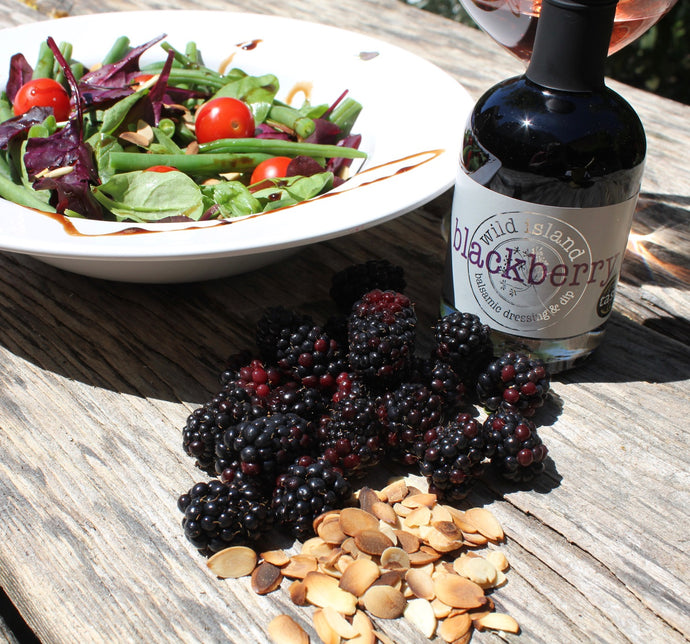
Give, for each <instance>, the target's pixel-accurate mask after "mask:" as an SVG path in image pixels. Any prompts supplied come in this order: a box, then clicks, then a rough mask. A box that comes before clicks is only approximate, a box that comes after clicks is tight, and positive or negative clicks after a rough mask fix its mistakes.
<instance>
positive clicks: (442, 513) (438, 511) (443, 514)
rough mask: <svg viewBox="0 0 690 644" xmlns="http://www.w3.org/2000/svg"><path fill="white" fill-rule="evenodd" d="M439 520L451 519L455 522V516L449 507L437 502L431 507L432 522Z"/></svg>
mask: <svg viewBox="0 0 690 644" xmlns="http://www.w3.org/2000/svg"><path fill="white" fill-rule="evenodd" d="M438 521H450V522H451V523H452V522H453V516H452V515H451V513H450V512H449V510H448V507H447V506H445V505H443V504H441V503H437V504H436V505H435V506H434V507H433V508H431V523H432V524H433V523H436V522H438Z"/></svg>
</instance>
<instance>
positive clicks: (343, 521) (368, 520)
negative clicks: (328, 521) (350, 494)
mask: <svg viewBox="0 0 690 644" xmlns="http://www.w3.org/2000/svg"><path fill="white" fill-rule="evenodd" d="M378 527H379V520H378V519H377V518H376V517H375V516H374V515H373V514H369V513H368V512H365V511H364V510H362V509H361V508H343V509H342V510H341V511H340V529H341V530H342V531H343V532H344V533H345V534H346V535H349V536H351V537H354V536H356V535H357V534H359V533H360V532H362V531H363V530H377V529H378Z"/></svg>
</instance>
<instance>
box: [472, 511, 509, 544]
mask: <svg viewBox="0 0 690 644" xmlns="http://www.w3.org/2000/svg"><path fill="white" fill-rule="evenodd" d="M465 521H467V523H469V524H471V525H473V526H474V527H475V528H477V530H478V531H479V532H480V533H481V534H483V535H484V536H485V537H486V538H487V539H490V540H491V541H503V539H504V538H505V534H504V533H503V528H502V527H501V524H500V523H499V522H498V519H496V517H495V516H494V515H493V514H492V513H491V512H490V511H489V510H487V509H486V508H470V509H469V510H466V511H465Z"/></svg>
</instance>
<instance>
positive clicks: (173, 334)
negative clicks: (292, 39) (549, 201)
mask: <svg viewBox="0 0 690 644" xmlns="http://www.w3.org/2000/svg"><path fill="white" fill-rule="evenodd" d="M191 6H193V5H191V4H190V3H186V2H182V1H180V0H178V1H176V2H173V3H166V4H165V8H171V7H172V8H175V7H180V8H183V7H191ZM52 8H55V7H49V8H48V7H46V8H45V10H46V11H47V10H49V9H52ZM138 8H163V4H156V3H154V2H147V3H144V2H120V1H119V0H107V2H103V3H98V4H96V3H94V2H79V3H75V4H74V6H73V7H72V13H89V12H95V11H102V10H106V9H108V10H125V9H138ZM204 8H206V9H218V8H225V9H228V10H244V11H256V10H257V7H256V5H255V4H254V3H250V2H248V1H244V0H236V1H235V2H233V4H232V5H228V4H226V3H223V2H219V1H211V2H207V3H205V4H204ZM261 9H262V10H265V11H266V12H268V13H276V14H280V15H290V16H292V17H296V18H304V19H312V20H317V21H320V22H325V23H328V24H334V25H337V26H344V27H347V28H351V29H354V30H358V31H363V32H366V33H370V34H372V35H375V36H377V37H380V38H382V39H384V40H387V41H389V42H392V43H393V44H397V45H401V46H404V47H405V48H407V49H409V50H411V51H413V52H415V53H418V54H420V55H423V56H425V57H426V58H428V59H429V60H432V62H435V63H437V64H439V65H440V66H442V67H443V68H445V69H446V70H448V71H449V72H450V73H451V74H453V75H454V76H455V77H457V78H458V79H459V80H461V81H462V82H463V83H464V84H465V85H466V87H468V89H469V90H470V91H471V93H472V94H473V95H475V96H478V95H479V93H481V92H482V91H483V90H484V89H486V88H487V87H488V86H490V85H491V84H492V83H493V82H495V81H497V80H499V79H500V78H502V77H504V76H507V75H511V74H516V73H519V71H520V69H521V68H520V64H519V63H518V62H517V61H515V60H513V59H512V58H511V57H510V56H508V55H507V54H504V53H503V52H501V51H500V50H499V49H498V48H497V47H495V46H494V45H493V44H492V43H491V42H490V41H489V40H488V38H487V37H486V36H484V35H483V34H481V33H479V32H476V31H475V30H471V29H468V28H466V27H463V26H462V25H456V24H454V23H451V22H450V21H447V20H444V19H442V18H439V17H437V16H432V15H429V14H426V13H422V12H420V11H418V10H416V9H414V8H412V7H409V6H407V5H403V4H401V3H396V2H395V0H344V1H342V2H340V3H335V4H332V5H329V6H328V10H327V11H326V10H325V9H324V6H323V5H318V4H316V3H314V2H313V0H312V1H308V0H288V1H287V2H283V3H281V4H280V5H272V6H266V7H264V6H262V7H261ZM31 11H32V10H28V9H27V8H26V6H25V5H22V4H20V3H18V2H16V0H0V24H2V25H10V24H17V23H20V22H22V21H26V20H29V19H40V18H41V17H42V16H43V14H41V13H40V12H35V14H36V15H35V17H34V16H33V15H32V14H31V13H30V12H31ZM476 60H482V64H476V62H473V61H476ZM621 91H622V92H623V93H624V95H625V96H627V97H629V98H630V100H631V102H632V103H633V104H634V105H635V107H636V108H637V109H638V110H639V112H640V114H641V116H642V119H643V122H644V123H645V126H646V128H647V133H648V138H649V150H650V152H649V162H648V167H647V174H646V176H645V183H644V193H645V194H644V195H643V198H642V201H641V207H640V208H639V209H638V213H637V215H636V219H635V225H634V228H633V231H634V232H635V233H637V234H638V235H640V236H642V240H640V239H639V238H636V237H634V238H633V240H634V242H635V244H633V245H631V248H630V249H629V250H630V252H629V254H628V257H627V260H626V263H625V267H624V275H623V280H622V283H621V286H620V289H619V293H618V297H617V301H616V309H615V313H614V315H613V316H612V319H611V321H610V324H609V329H608V334H607V338H606V341H605V343H604V345H603V346H602V347H601V349H600V350H599V351H598V353H597V354H595V356H594V357H593V359H592V360H591V361H590V362H589V363H588V364H586V365H585V366H583V367H581V368H579V369H577V370H575V371H572V372H569V373H566V374H563V375H561V376H559V377H558V378H557V379H556V382H555V383H554V386H553V391H554V396H553V398H552V400H551V401H550V402H549V405H548V406H547V408H546V409H545V410H544V416H543V417H542V422H543V427H542V428H541V429H540V435H541V436H542V438H543V440H544V442H545V443H546V444H547V445H548V447H549V454H550V459H549V463H548V468H547V474H546V476H544V477H543V478H542V479H541V480H540V481H539V483H538V486H537V487H536V489H532V490H530V489H515V488H513V487H510V486H508V485H499V484H497V483H496V482H495V481H492V480H489V479H487V481H486V482H484V483H483V484H480V485H478V486H477V489H476V490H475V492H474V493H473V494H472V495H471V496H470V498H469V499H468V503H470V504H473V505H475V504H476V505H485V506H487V507H490V508H491V510H492V511H493V512H494V513H495V514H496V516H497V517H498V518H499V519H500V520H501V522H502V523H503V525H504V527H505V530H506V533H507V535H508V541H507V544H506V546H505V549H506V552H507V554H508V558H509V560H510V562H511V565H512V567H511V570H510V571H509V573H508V578H509V583H508V584H507V585H506V586H505V587H504V588H501V589H499V590H497V591H496V592H495V593H494V595H493V597H494V600H495V601H496V604H497V606H498V607H499V609H500V610H505V611H506V612H509V613H510V614H511V615H513V616H514V617H515V618H516V619H517V620H518V622H519V623H520V624H521V625H522V634H521V635H519V636H505V637H503V636H498V635H495V634H491V633H488V632H485V633H477V634H476V635H475V638H474V640H473V641H477V642H480V643H482V642H498V641H510V642H522V643H528V642H529V643H532V642H544V643H548V644H552V643H553V642H556V641H557V642H559V643H561V642H562V643H566V644H567V643H569V642H593V641H596V642H610V643H615V644H618V643H626V642H629V643H635V644H637V643H639V642H652V643H656V642H659V643H662V642H663V643H664V644H665V643H667V642H671V643H676V642H687V641H688V639H689V638H690V603H689V600H688V597H689V593H688V591H689V589H690V588H689V585H688V581H687V578H688V570H689V563H690V559H689V558H688V554H687V553H688V550H689V549H690V548H689V546H690V544H689V543H688V536H687V535H688V532H687V527H688V518H689V517H688V508H690V481H689V475H688V465H687V456H686V454H687V451H686V450H687V444H688V438H689V434H690V430H688V426H687V422H686V417H687V414H688V411H689V408H688V402H687V385H688V379H689V377H688V376H689V373H688V372H689V370H690V366H689V365H690V349H689V348H688V337H689V335H690V334H688V321H687V320H688V307H689V301H690V299H689V298H688V279H687V275H688V272H687V271H688V270H689V269H688V266H689V263H688V249H689V244H688V232H687V222H688V209H689V204H690V193H689V191H688V186H689V181H688V180H689V178H690V173H689V172H688V170H687V168H686V167H683V166H682V165H679V164H678V162H677V160H678V159H679V158H684V156H683V155H684V154H685V153H686V150H687V149H688V145H689V144H690V109H689V108H687V107H686V106H682V105H679V104H676V103H673V102H671V101H664V100H662V99H658V98H656V97H653V96H652V95H650V94H646V93H644V92H638V91H636V90H632V89H631V88H621ZM449 207H450V194H449V193H447V194H445V195H442V196H441V197H439V198H438V199H436V200H434V201H433V202H432V203H430V204H428V205H427V206H425V207H424V208H421V209H418V210H416V211H414V212H413V213H410V214H409V215H406V216H404V217H401V218H399V219H396V220H394V221H391V222H388V223H386V224H383V225H381V226H378V227H376V228H374V229H371V230H368V231H363V232H360V233H356V234H354V235H351V236H348V237H346V238H342V239H337V240H333V241H328V242H323V243H319V244H316V245H313V246H311V247H309V248H308V249H303V250H301V251H299V252H297V253H296V254H295V255H294V256H293V257H292V258H290V259H288V260H285V261H284V262H281V263H279V264H275V265H273V266H269V267H267V268H265V269H262V270H260V271H255V272H253V273H249V274H247V275H244V276H241V277H239V278H232V279H220V280H214V281H211V282H204V283H199V284H186V285H165V286H149V285H136V284H121V283H110V282H105V281H100V280H96V279H89V278H85V277H81V276H78V275H72V274H69V273H66V272H63V271H60V270H57V269H54V268H51V267H48V266H46V265H44V264H42V263H39V262H37V261H35V260H33V259H30V258H27V257H22V256H19V255H10V254H2V255H0V276H1V277H0V514H1V515H2V517H3V520H2V522H0V586H2V587H3V588H4V589H5V591H6V592H7V593H8V595H9V596H10V597H11V598H12V600H13V601H14V602H15V604H16V605H17V607H18V608H19V609H20V610H21V612H22V614H23V616H24V619H25V620H26V621H27V623H29V624H30V625H31V627H32V628H33V629H34V631H35V632H36V633H37V634H38V636H39V638H40V639H41V641H42V642H45V643H51V642H55V643H66V642H73V641H88V642H105V641H108V642H118V643H120V642H141V641H148V642H171V641H181V642H212V643H216V642H233V643H244V642H250V641H251V642H266V641H267V636H266V634H265V632H266V631H265V629H266V625H267V624H268V622H269V621H270V619H271V618H272V617H273V616H275V615H277V614H279V613H281V612H289V613H290V614H292V615H293V616H295V618H296V619H297V620H298V621H299V622H300V623H301V624H302V625H303V626H304V627H305V628H306V629H307V630H308V631H309V632H310V634H311V636H312V641H314V642H316V641H318V639H317V637H316V635H315V633H314V631H313V629H312V628H311V625H310V624H311V619H310V613H311V611H310V610H307V609H301V608H296V607H294V606H292V604H291V602H290V600H289V597H288V595H287V592H286V590H285V588H283V589H281V590H280V591H278V592H275V593H272V594H271V595H269V596H268V597H259V596H257V595H255V594H254V593H253V592H252V591H251V589H250V586H249V581H248V580H247V579H241V580H225V581H220V580H217V579H215V578H214V577H213V576H212V575H211V574H209V572H208V570H207V569H206V566H205V560H204V559H203V558H202V557H200V556H199V555H197V554H196V552H195V551H194V549H193V548H192V547H191V545H190V544H189V543H188V542H187V541H186V540H185V539H184V536H183V534H182V531H181V528H180V514H179V512H178V511H177V509H176V507H175V505H176V500H177V496H178V495H179V494H180V493H182V492H184V491H186V489H187V488H189V487H190V486H191V485H192V484H193V483H194V482H196V481H198V480H202V479H203V478H204V477H203V475H202V474H201V473H200V472H199V471H198V470H196V469H195V467H194V465H193V463H192V462H191V461H190V459H189V458H188V457H186V456H185V454H184V453H183V451H182V447H181V434H180V432H181V428H182V426H183V425H184V422H185V419H186V416H187V414H189V412H190V411H191V410H193V409H194V408H195V407H197V406H199V405H201V404H202V403H203V402H204V401H205V400H207V399H208V398H209V396H210V395H212V394H213V393H214V392H215V390H216V388H217V386H218V385H217V375H218V373H219V372H220V371H221V370H222V368H223V365H224V361H225V359H226V357H227V356H228V355H230V354H231V353H233V352H235V351H237V350H239V349H242V348H244V347H251V346H252V342H253V333H254V324H255V322H256V320H257V319H258V317H259V315H260V314H261V312H262V310H263V309H264V308H265V307H266V306H267V305H268V304H271V305H277V304H283V305H285V306H290V307H294V308H298V309H300V310H302V311H304V312H309V313H311V314H312V315H314V317H316V318H317V319H325V318H326V317H327V316H328V315H329V314H330V313H331V312H332V305H331V303H330V299H329V296H328V289H329V287H330V278H331V275H332V273H333V272H335V271H337V270H339V269H341V268H343V267H345V266H346V265H349V264H351V263H353V262H359V261H363V260H366V259H370V258H372V257H378V256H383V257H387V258H388V259H390V260H391V261H393V262H394V263H398V264H401V265H403V266H404V267H405V269H406V274H407V277H408V282H409V288H408V293H409V295H410V296H411V297H412V299H413V300H414V301H415V303H416V305H417V312H418V315H419V318H420V323H419V328H420V334H421V345H422V346H421V349H422V350H423V349H425V348H428V346H430V338H429V336H428V329H429V328H430V326H431V324H432V323H433V321H434V320H435V319H436V316H437V313H438V294H439V292H440V280H441V272H442V267H443V261H444V244H443V241H442V238H441V234H440V230H441V220H442V217H443V215H444V214H445V213H446V212H447V211H448V209H449ZM284 586H286V585H284ZM378 627H380V628H381V630H383V631H384V632H386V633H387V634H388V635H389V636H390V637H392V638H393V640H394V641H396V642H401V643H403V642H405V643H410V644H413V643H421V642H424V641H427V640H426V639H425V638H424V637H423V636H421V635H419V634H418V633H417V632H416V631H415V630H414V628H413V627H412V626H411V625H409V624H407V623H406V622H405V621H404V620H395V621H385V622H384V621H379V622H378ZM1 633H2V631H0V637H2V635H1Z"/></svg>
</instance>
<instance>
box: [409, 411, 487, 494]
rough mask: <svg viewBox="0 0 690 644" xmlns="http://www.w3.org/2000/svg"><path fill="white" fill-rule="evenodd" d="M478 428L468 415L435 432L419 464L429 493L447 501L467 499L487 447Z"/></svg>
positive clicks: (479, 472) (460, 416)
mask: <svg viewBox="0 0 690 644" xmlns="http://www.w3.org/2000/svg"><path fill="white" fill-rule="evenodd" d="M481 429H482V427H481V424H480V423H478V422H477V421H476V420H475V419H474V418H472V417H471V416H470V415H469V414H460V415H458V416H457V417H456V418H455V419H454V420H452V421H450V422H448V423H446V424H445V425H441V426H439V427H437V428H435V434H436V436H435V437H434V438H433V439H432V440H431V441H430V442H429V443H428V445H427V446H426V449H425V450H424V452H423V454H422V457H421V459H420V463H419V470H420V473H421V474H422V475H423V476H425V477H426V479H427V481H428V482H429V491H430V492H432V493H435V494H438V495H439V496H440V497H442V498H444V499H446V500H448V501H459V500H461V499H463V498H465V497H466V496H467V493H468V492H469V490H470V487H471V484H472V482H473V481H474V480H475V479H476V478H477V477H478V476H479V475H480V474H481V473H482V470H483V466H482V462H483V461H484V457H485V451H486V445H485V441H484V436H483V434H482V431H481Z"/></svg>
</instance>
